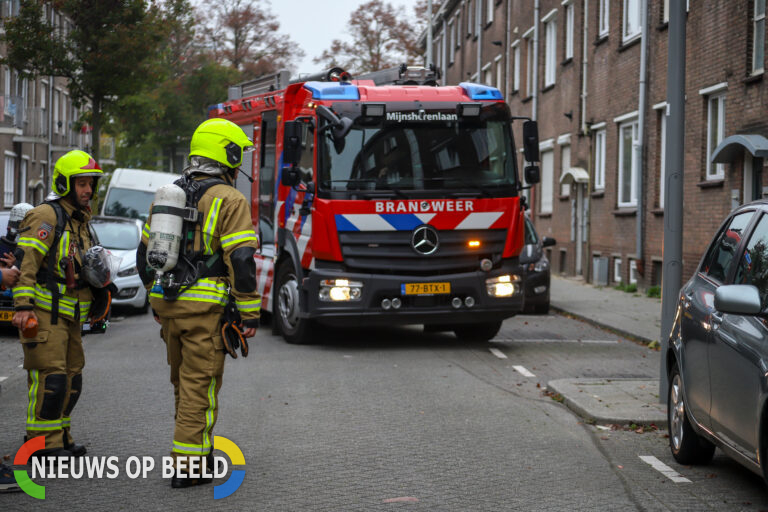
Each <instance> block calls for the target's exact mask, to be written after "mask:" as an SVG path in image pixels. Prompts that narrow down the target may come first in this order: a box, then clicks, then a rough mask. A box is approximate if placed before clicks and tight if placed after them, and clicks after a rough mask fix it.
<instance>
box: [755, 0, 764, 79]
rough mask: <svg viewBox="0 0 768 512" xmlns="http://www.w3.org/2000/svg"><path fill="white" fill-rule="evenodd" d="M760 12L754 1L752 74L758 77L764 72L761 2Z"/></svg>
mask: <svg viewBox="0 0 768 512" xmlns="http://www.w3.org/2000/svg"><path fill="white" fill-rule="evenodd" d="M762 3H763V5H762V12H760V11H759V6H758V0H754V4H755V8H754V12H753V13H752V74H753V75H759V74H762V73H763V72H764V71H765V10H766V7H765V6H766V2H765V1H764V0H763V2H762Z"/></svg>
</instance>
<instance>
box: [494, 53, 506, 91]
mask: <svg viewBox="0 0 768 512" xmlns="http://www.w3.org/2000/svg"><path fill="white" fill-rule="evenodd" d="M501 57H502V56H501V54H499V55H497V56H496V57H495V58H494V59H493V66H494V68H495V69H496V88H497V89H499V90H503V89H504V88H503V87H502V85H503V84H504V73H503V71H504V67H503V65H502V62H501Z"/></svg>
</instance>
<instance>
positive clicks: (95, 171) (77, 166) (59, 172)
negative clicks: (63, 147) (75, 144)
mask: <svg viewBox="0 0 768 512" xmlns="http://www.w3.org/2000/svg"><path fill="white" fill-rule="evenodd" d="M103 174H104V173H103V172H102V170H101V167H99V164H97V163H96V160H94V159H93V157H92V156H91V155H89V154H88V153H86V152H85V151H80V150H79V149H76V150H74V151H70V152H69V153H67V154H65V155H64V156H62V157H61V158H59V159H58V160H56V167H54V169H53V180H52V183H51V189H52V190H53V193H54V194H56V195H57V196H60V197H64V196H66V195H67V194H68V193H69V191H70V190H71V185H72V183H71V182H72V178H74V177H77V176H95V177H97V178H98V177H99V176H102V175H103ZM94 188H95V185H94Z"/></svg>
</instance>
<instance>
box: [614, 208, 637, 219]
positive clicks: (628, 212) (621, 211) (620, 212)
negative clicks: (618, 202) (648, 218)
mask: <svg viewBox="0 0 768 512" xmlns="http://www.w3.org/2000/svg"><path fill="white" fill-rule="evenodd" d="M613 214H614V215H615V216H616V217H634V216H635V215H637V208H635V207H619V208H617V209H615V210H613Z"/></svg>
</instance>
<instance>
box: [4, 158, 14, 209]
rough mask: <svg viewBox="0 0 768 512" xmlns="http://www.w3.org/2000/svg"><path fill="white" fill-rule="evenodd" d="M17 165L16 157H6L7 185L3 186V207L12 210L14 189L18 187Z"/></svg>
mask: <svg viewBox="0 0 768 512" xmlns="http://www.w3.org/2000/svg"><path fill="white" fill-rule="evenodd" d="M15 164H16V158H15V157H13V156H9V155H5V184H4V186H3V205H4V206H5V207H6V208H10V207H11V206H13V205H14V201H13V189H14V187H15V185H16V184H15V180H14V175H15V173H14V170H15Z"/></svg>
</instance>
